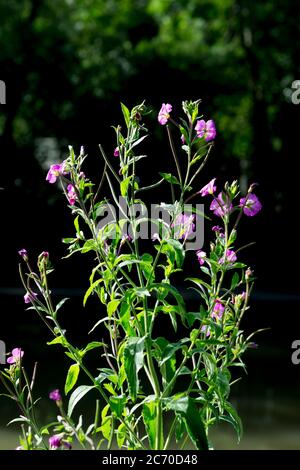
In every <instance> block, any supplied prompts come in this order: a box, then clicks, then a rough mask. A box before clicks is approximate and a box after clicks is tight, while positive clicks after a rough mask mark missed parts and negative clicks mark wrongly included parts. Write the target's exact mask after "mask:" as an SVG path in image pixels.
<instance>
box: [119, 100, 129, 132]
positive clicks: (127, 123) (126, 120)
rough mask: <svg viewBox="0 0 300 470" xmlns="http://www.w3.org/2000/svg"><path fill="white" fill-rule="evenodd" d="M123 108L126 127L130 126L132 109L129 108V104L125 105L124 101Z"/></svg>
mask: <svg viewBox="0 0 300 470" xmlns="http://www.w3.org/2000/svg"><path fill="white" fill-rule="evenodd" d="M121 109H122V113H123V116H124V120H125V123H126V127H127V128H128V127H129V123H130V111H129V109H128V108H127V106H125V104H123V103H121Z"/></svg>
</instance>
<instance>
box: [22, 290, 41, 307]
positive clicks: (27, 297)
mask: <svg viewBox="0 0 300 470" xmlns="http://www.w3.org/2000/svg"><path fill="white" fill-rule="evenodd" d="M37 296H38V295H37V294H36V293H35V292H31V293H30V292H26V294H25V295H24V302H25V304H30V303H31V302H33V301H34V300H35V299H36V298H37Z"/></svg>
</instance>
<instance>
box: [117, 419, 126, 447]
mask: <svg viewBox="0 0 300 470" xmlns="http://www.w3.org/2000/svg"><path fill="white" fill-rule="evenodd" d="M126 435H127V433H126V426H125V424H124V423H121V424H120V426H119V427H118V429H117V444H118V448H119V449H121V447H122V445H123V444H124V441H125V439H126Z"/></svg>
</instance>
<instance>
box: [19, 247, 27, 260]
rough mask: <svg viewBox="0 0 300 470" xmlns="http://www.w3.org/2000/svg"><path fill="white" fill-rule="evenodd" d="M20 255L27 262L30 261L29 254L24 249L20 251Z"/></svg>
mask: <svg viewBox="0 0 300 470" xmlns="http://www.w3.org/2000/svg"><path fill="white" fill-rule="evenodd" d="M18 254H19V255H20V256H22V258H23V259H24V260H25V261H26V260H27V259H28V253H27V250H25V248H22V250H19V251H18Z"/></svg>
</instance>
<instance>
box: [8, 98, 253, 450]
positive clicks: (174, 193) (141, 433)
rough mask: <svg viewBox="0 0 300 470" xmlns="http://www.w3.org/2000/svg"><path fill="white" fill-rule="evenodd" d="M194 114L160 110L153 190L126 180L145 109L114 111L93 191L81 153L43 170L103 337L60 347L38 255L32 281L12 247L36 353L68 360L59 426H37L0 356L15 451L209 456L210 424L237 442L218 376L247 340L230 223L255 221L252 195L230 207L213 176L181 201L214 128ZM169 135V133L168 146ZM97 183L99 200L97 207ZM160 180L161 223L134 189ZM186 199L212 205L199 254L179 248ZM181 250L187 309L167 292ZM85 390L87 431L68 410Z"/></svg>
mask: <svg viewBox="0 0 300 470" xmlns="http://www.w3.org/2000/svg"><path fill="white" fill-rule="evenodd" d="M199 104H200V101H199V100H198V101H195V102H187V101H185V102H183V112H184V114H185V119H180V124H179V123H177V122H176V121H175V120H173V118H171V112H172V106H171V105H170V104H163V105H162V108H161V110H160V112H159V115H158V121H159V123H160V125H162V126H166V129H167V134H168V139H169V142H170V147H171V153H172V155H173V157H174V161H175V168H176V173H177V174H176V176H175V175H173V174H171V173H161V174H160V175H161V179H160V180H159V181H158V182H157V183H156V182H154V183H153V184H152V185H151V186H148V187H143V186H141V185H140V180H139V179H138V178H137V172H138V167H139V162H140V160H141V159H142V158H145V155H138V154H136V149H137V148H138V145H139V144H140V143H141V142H142V141H143V140H144V139H145V137H146V136H147V129H146V128H145V126H144V124H143V120H144V117H145V116H146V115H147V114H148V112H149V110H148V108H147V107H146V106H145V105H144V103H142V104H141V105H138V106H136V107H134V108H133V109H132V110H131V111H129V110H128V108H127V107H126V106H124V105H123V104H122V112H123V116H124V120H125V132H123V130H122V129H121V127H120V126H118V127H116V128H115V132H116V146H115V150H114V152H112V153H113V155H112V158H109V157H108V156H107V155H106V154H105V152H104V150H103V148H102V147H101V146H100V153H101V155H102V157H103V159H104V171H103V175H102V178H101V181H100V184H99V185H98V187H97V188H96V186H94V184H93V183H92V182H91V181H90V179H89V178H88V177H87V176H86V175H85V173H84V172H83V164H84V162H85V160H86V155H85V152H84V149H83V148H81V150H80V153H79V155H78V156H76V155H75V153H74V151H73V148H72V147H70V154H69V156H68V158H67V159H66V160H65V161H64V162H63V163H61V164H56V165H52V166H51V168H50V170H49V172H48V175H47V178H46V179H47V181H49V183H55V182H56V181H59V182H60V184H61V187H62V190H63V192H64V194H65V196H66V199H67V201H68V203H69V209H70V210H71V212H72V215H73V217H74V227H75V235H74V236H73V237H72V238H66V239H64V240H63V241H64V243H66V244H68V256H71V255H73V254H75V253H80V254H82V255H84V254H85V253H92V254H93V265H92V266H91V274H90V278H89V283H90V285H89V287H88V289H87V291H86V293H85V295H84V299H83V303H84V304H85V303H86V302H87V301H88V299H89V297H90V296H91V295H93V296H95V297H96V298H98V299H99V302H100V304H101V309H100V313H101V316H100V317H99V320H98V321H97V323H96V324H95V325H94V327H93V329H92V330H93V332H94V334H97V335H98V338H101V341H91V342H88V343H87V344H86V346H85V347H84V348H78V347H76V346H75V345H74V344H72V343H71V342H70V339H69V334H68V331H66V330H65V329H64V327H63V326H62V325H61V321H60V319H59V317H60V316H62V314H61V312H60V309H61V307H62V306H63V304H64V302H65V301H66V300H67V299H63V300H61V301H60V302H59V303H58V304H57V305H55V303H54V302H53V300H52V296H51V291H50V288H49V283H48V276H49V274H50V273H51V272H52V270H53V269H52V267H51V264H50V261H49V253H47V252H43V253H42V254H41V255H40V256H39V257H38V262H37V267H38V269H37V270H36V272H35V271H34V270H33V269H32V267H31V264H30V260H29V255H28V253H27V251H26V250H25V249H23V250H20V252H19V254H20V256H21V257H22V258H23V263H24V265H23V266H25V269H24V267H23V266H20V273H21V279H22V282H23V285H24V287H25V290H26V294H25V297H24V300H25V303H27V304H30V307H29V309H34V310H36V312H37V313H38V314H39V316H40V318H41V319H42V320H43V321H44V323H45V325H46V326H47V327H48V328H49V330H50V333H51V334H52V335H53V337H54V338H53V339H52V341H50V342H49V343H48V344H50V345H60V346H61V347H62V348H63V349H64V350H65V352H66V354H67V356H68V357H69V358H70V359H71V362H72V363H71V365H70V368H69V370H68V373H67V377H66V382H65V390H64V391H65V395H66V396H67V395H68V394H69V393H70V392H71V391H72V393H71V395H70V397H69V400H68V406H67V408H65V406H64V402H65V401H66V400H67V399H66V398H62V395H61V392H60V391H59V390H54V391H53V392H51V394H50V399H52V400H53V401H55V402H56V404H57V406H58V409H59V415H58V417H57V422H55V423H50V424H48V425H43V426H42V427H41V426H39V425H38V423H37V420H36V415H35V404H36V400H35V398H34V397H33V384H34V377H35V368H34V373H33V378H32V379H29V378H28V376H27V374H26V372H25V369H24V368H23V364H22V362H23V354H24V353H23V351H22V350H21V349H20V348H15V349H13V351H12V353H11V356H10V357H9V358H8V359H7V363H8V364H9V367H8V368H6V369H5V370H4V371H3V372H2V373H1V380H2V382H3V384H4V386H5V387H6V390H7V393H6V395H8V396H10V397H11V398H13V399H14V400H15V401H16V402H17V403H18V405H19V407H20V409H21V416H20V417H19V418H17V419H16V420H14V422H15V421H19V422H20V423H21V427H22V435H21V437H20V446H21V448H22V449H43V448H44V449H45V448H46V449H69V448H71V446H72V445H74V443H76V441H77V442H78V443H79V444H80V445H81V446H82V447H83V448H91V449H101V448H104V447H105V448H108V449H110V448H111V447H112V446H116V445H117V446H118V447H119V448H127V449H157V450H163V449H168V448H172V447H174V446H180V447H181V448H182V447H184V446H193V447H195V448H197V449H208V448H211V445H210V444H209V442H208V437H209V435H208V432H209V428H210V427H211V426H213V425H214V424H216V423H218V422H219V421H222V420H223V421H227V422H229V423H231V424H232V425H233V426H234V428H235V430H236V431H237V434H238V438H240V435H241V431H242V426H241V421H240V418H239V416H238V414H237V412H236V410H235V409H234V407H233V406H232V404H231V403H230V402H229V395H230V388H231V385H232V383H233V382H234V381H235V380H233V381H232V379H231V373H230V370H231V368H232V367H233V366H243V367H244V364H243V362H242V355H243V353H244V352H245V351H246V349H247V348H249V347H253V346H255V344H254V343H252V342H251V341H250V340H251V337H252V335H250V336H249V337H248V338H245V337H244V333H243V331H242V330H241V320H242V318H243V315H244V313H245V312H246V310H247V309H248V303H249V296H250V292H251V288H252V284H253V275H252V271H251V269H250V268H249V267H247V266H246V265H245V264H243V262H242V260H241V259H240V256H239V253H240V250H241V248H239V249H237V246H236V241H237V227H238V224H239V222H240V219H241V217H242V216H243V214H245V215H246V216H254V215H256V214H257V212H259V210H260V209H261V204H260V202H259V200H258V198H257V196H256V195H255V194H254V193H253V190H254V185H251V186H250V188H249V190H248V193H247V194H246V195H245V196H244V197H241V195H240V192H239V187H238V184H237V182H236V181H234V182H232V183H231V184H230V183H226V184H225V185H224V187H223V188H222V189H219V190H218V191H217V185H216V178H214V179H212V180H211V181H210V182H209V183H208V184H206V185H205V186H204V187H203V188H202V189H200V190H199V189H197V191H196V192H192V188H193V183H194V181H195V179H196V177H197V176H198V175H199V173H200V172H201V170H202V168H203V167H204V165H205V163H206V161H207V159H208V156H209V153H210V150H211V148H212V145H213V141H214V139H215V137H216V128H215V124H214V122H213V121H212V120H208V121H205V120H204V119H203V118H202V116H199V111H198V108H199ZM171 125H173V126H174V127H175V131H176V133H177V134H178V135H177V136H176V139H175V140H173V137H172V134H171V129H170V126H171ZM175 141H178V144H179V143H180V145H176V144H175ZM176 147H179V148H178V153H179V152H180V156H179V155H177V148H176ZM117 164H118V165H119V168H118V169H116V166H117ZM105 178H106V180H107V182H108V185H109V188H110V191H111V194H110V196H109V197H104V196H103V197H101V194H102V190H103V182H104V180H105ZM161 184H167V185H169V187H170V201H169V202H168V203H161V204H160V205H159V206H158V209H159V212H158V214H159V215H157V216H156V217H155V218H149V216H148V215H147V210H146V209H145V208H146V205H145V204H144V203H143V201H142V199H141V197H142V195H143V192H144V191H146V190H147V194H149V191H153V192H155V191H157V187H159V186H160V185H161ZM196 197H197V198H198V200H202V202H203V201H205V200H207V199H209V201H210V206H209V209H210V211H211V212H210V217H208V216H206V218H207V219H209V222H207V223H210V222H211V221H212V225H213V226H212V232H211V233H212V240H211V241H210V243H206V244H205V251H204V250H202V246H198V249H197V251H196V250H194V252H191V250H190V247H189V241H190V240H191V239H193V237H194V236H195V233H196V231H195V227H196V225H197V224H203V221H204V214H203V212H202V211H199V210H197V209H195V208H193V207H192V206H191V204H189V205H188V211H187V202H188V201H191V200H192V198H196ZM202 198H205V199H202ZM137 207H138V210H137ZM115 209H117V210H115ZM156 209H157V207H156ZM117 211H118V215H117ZM137 212H140V216H138V217H137ZM104 214H109V216H106V217H104ZM141 214H142V215H141ZM215 221H217V223H218V225H216V222H215ZM150 222H151V226H152V227H153V226H154V233H152V241H151V245H152V251H151V253H148V252H144V251H142V250H143V246H144V245H145V243H144V242H143V237H142V235H143V233H144V234H145V233H146V234H147V233H148V232H147V231H146V229H145V227H146V226H147V225H148V224H149V223H150ZM144 238H146V237H144ZM148 245H149V243H148ZM188 249H189V250H190V252H189V255H188V256H190V257H191V258H193V259H194V260H195V265H197V269H198V273H199V274H198V276H197V277H191V276H189V273H188V272H187V276H188V277H187V278H186V282H187V285H189V286H191V285H193V286H194V287H193V288H194V290H196V293H197V294H196V295H197V307H196V308H195V309H194V311H189V310H188V309H187V307H186V302H185V299H184V296H183V294H182V291H180V290H179V289H178V288H177V287H176V284H175V280H176V273H177V272H178V271H183V273H185V272H186V270H187V271H188V269H186V268H188V267H187V266H185V264H184V260H185V256H186V252H187V250H188ZM149 251H150V250H149ZM166 321H170V327H171V328H172V329H173V330H174V331H173V333H172V335H171V337H176V335H177V339H176V341H174V340H173V341H171V340H170V335H168V331H165V328H164V329H162V328H161V325H162V324H163V325H165V324H166ZM178 326H179V328H178ZM103 338H104V339H103ZM95 348H98V349H99V350H100V351H101V354H99V359H100V357H102V359H101V364H99V366H100V365H102V361H103V359H104V360H106V362H107V364H106V367H99V368H98V369H96V370H91V369H90V368H89V367H88V366H87V365H86V355H87V354H88V353H89V351H91V350H92V349H95ZM79 374H81V375H82V381H83V377H85V381H86V385H80V386H78V387H77V388H74V387H75V386H76V383H77V379H78V376H79ZM91 390H94V391H96V392H97V393H98V394H99V399H98V400H96V410H95V419H94V421H93V422H92V423H91V424H89V425H87V424H86V423H85V422H84V419H83V418H84V415H83V418H82V417H80V419H79V421H78V422H75V421H74V419H73V417H72V416H73V411H74V409H75V407H76V406H78V405H79V402H80V400H81V399H82V398H83V397H84V396H85V395H86V394H87V393H88V392H89V391H91Z"/></svg>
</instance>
